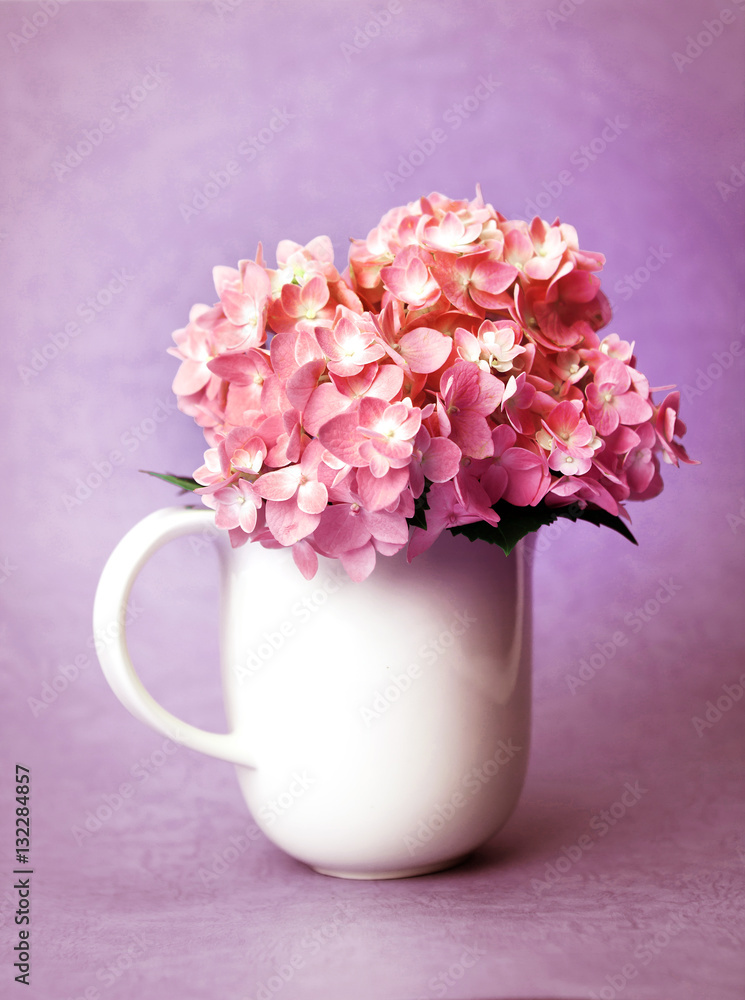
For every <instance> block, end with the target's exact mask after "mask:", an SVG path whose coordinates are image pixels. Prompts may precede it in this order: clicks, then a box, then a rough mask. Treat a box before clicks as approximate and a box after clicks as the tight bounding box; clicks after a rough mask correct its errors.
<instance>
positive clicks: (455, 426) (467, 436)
mask: <svg viewBox="0 0 745 1000" xmlns="http://www.w3.org/2000/svg"><path fill="white" fill-rule="evenodd" d="M450 422H451V425H452V431H451V433H450V439H451V440H452V441H454V442H455V443H456V444H457V445H458V447H459V448H460V450H461V451H462V452H463V454H464V455H468V456H469V457H470V458H489V457H490V456H491V455H493V454H494V442H493V441H492V438H491V430H490V428H489V424H488V423H487V422H486V417H482V416H481V414H479V413H476V412H475V411H474V410H461V412H460V413H457V414H455V413H453V414H451V415H450Z"/></svg>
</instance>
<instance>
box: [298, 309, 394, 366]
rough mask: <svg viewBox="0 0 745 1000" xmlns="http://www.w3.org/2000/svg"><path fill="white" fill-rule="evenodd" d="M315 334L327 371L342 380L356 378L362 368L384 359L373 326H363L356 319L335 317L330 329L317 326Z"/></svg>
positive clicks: (382, 349) (383, 353) (342, 316)
mask: <svg viewBox="0 0 745 1000" xmlns="http://www.w3.org/2000/svg"><path fill="white" fill-rule="evenodd" d="M355 319H356V317H355ZM315 333H316V340H317V341H318V345H319V347H320V348H321V350H322V351H323V353H324V355H325V356H326V364H327V367H328V370H329V372H331V373H332V374H334V375H339V376H341V377H342V378H344V377H348V376H350V375H359V374H360V372H361V371H362V369H363V368H364V367H365V365H369V364H370V363H371V362H372V361H379V360H380V358H382V357H384V356H385V350H384V348H383V347H381V346H380V343H379V342H378V335H377V333H376V331H375V327H373V326H372V324H366V325H363V321H361V320H359V319H356V322H353V321H352V319H351V318H347V317H346V316H344V315H337V318H336V321H335V323H334V325H333V327H332V328H331V329H330V330H328V329H324V328H323V327H320V326H319V327H317V328H316V331H315Z"/></svg>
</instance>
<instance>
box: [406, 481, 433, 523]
mask: <svg viewBox="0 0 745 1000" xmlns="http://www.w3.org/2000/svg"><path fill="white" fill-rule="evenodd" d="M427 493H429V483H426V484H425V487H424V492H423V493H422V495H421V496H420V497H417V499H416V500H415V501H414V513H413V514H412V515H411V517H407V518H406V521H407V523H408V524H409V526H410V527H412V528H422V529H424V531H426V530H427V515H426V513H425V511H428V510H429V504H428V503H427Z"/></svg>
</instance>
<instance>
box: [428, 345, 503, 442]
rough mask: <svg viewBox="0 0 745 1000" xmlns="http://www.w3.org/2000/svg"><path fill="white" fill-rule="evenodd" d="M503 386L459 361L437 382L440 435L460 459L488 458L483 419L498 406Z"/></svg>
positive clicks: (487, 429)
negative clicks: (455, 447)
mask: <svg viewBox="0 0 745 1000" xmlns="http://www.w3.org/2000/svg"><path fill="white" fill-rule="evenodd" d="M503 395H504V386H503V385H502V383H501V382H500V381H499V379H497V378H494V376H493V375H489V374H487V373H486V372H482V371H481V370H480V369H479V368H477V367H476V366H475V365H471V364H468V363H467V362H465V361H459V362H457V363H456V364H455V365H453V367H452V368H449V369H448V370H447V371H446V372H445V374H444V375H443V376H442V379H441V381H440V397H439V398H438V400H437V415H438V419H439V422H440V433H441V435H442V436H443V437H449V438H451V439H452V440H453V441H454V442H455V443H456V444H457V445H458V447H459V448H460V450H461V451H462V452H463V454H464V455H468V456H470V457H471V458H488V456H489V455H491V454H492V449H493V443H492V439H491V429H490V427H489V424H488V422H487V419H486V418H487V417H488V416H489V415H490V414H492V413H493V412H494V411H495V410H496V408H497V407H498V406H499V404H500V402H501V400H502V396H503Z"/></svg>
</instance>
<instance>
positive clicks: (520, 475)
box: [170, 191, 693, 580]
mask: <svg viewBox="0 0 745 1000" xmlns="http://www.w3.org/2000/svg"><path fill="white" fill-rule="evenodd" d="M603 264H604V258H603V256H602V254H599V253H596V252H594V251H587V250H583V249H580V246H579V239H578V236H577V232H576V230H575V229H574V227H572V226H569V225H567V224H565V223H561V222H560V221H559V220H558V219H557V220H556V221H554V222H552V223H549V222H546V221H545V220H543V219H540V218H535V219H532V220H531V221H530V222H526V221H523V220H519V219H518V220H508V219H506V218H505V217H504V216H502V215H501V214H500V213H498V212H496V211H495V210H494V208H493V207H492V206H491V205H489V204H487V203H486V202H484V200H483V198H482V197H481V193H480V191H478V193H477V196H476V197H475V198H474V199H472V200H470V201H468V200H453V199H450V198H448V197H446V196H445V195H443V194H440V193H439V192H433V193H432V194H430V195H429V196H428V197H422V198H419V199H418V200H417V201H415V202H411V203H410V204H408V205H402V206H399V207H397V208H394V209H391V210H390V211H389V212H387V213H386V214H385V215H384V216H383V218H382V219H381V221H380V222H379V223H378V225H377V226H376V227H375V228H374V229H372V230H371V232H370V233H369V234H368V236H367V237H366V238H365V239H355V240H353V241H352V247H351V250H350V255H349V268H348V270H347V271H345V272H343V273H340V272H339V271H338V270H337V269H336V266H335V264H334V254H333V247H332V244H331V241H330V239H329V238H328V237H326V236H319V237H317V238H316V239H314V240H311V241H310V243H308V244H307V245H305V246H302V245H300V244H298V243H295V242H293V241H291V240H282V241H281V242H280V244H279V246H278V248H277V267H276V268H274V269H272V268H269V267H267V266H266V264H265V262H264V257H263V251H262V249H261V247H259V250H258V252H257V255H256V259H255V260H242V261H240V262H239V264H238V267H237V268H232V267H224V266H220V267H216V268H215V269H214V282H215V289H216V293H217V298H218V301H217V302H216V303H215V304H214V305H212V306H207V305H196V306H194V307H193V308H192V310H191V312H190V314H189V322H188V324H187V325H186V326H185V327H184V328H182V329H179V330H177V331H176V332H175V333H174V334H173V339H174V342H175V347H173V348H171V349H170V353H172V354H173V355H175V356H176V357H177V358H178V359H179V361H180V367H179V370H178V372H177V373H176V376H175V379H174V383H173V390H174V392H175V393H176V395H177V397H178V404H179V407H180V409H181V410H182V411H183V412H185V413H187V414H189V415H190V416H192V417H194V419H195V421H196V422H197V424H198V425H199V426H200V427H202V428H203V432H204V435H205V438H206V441H207V444H208V446H209V447H208V450H207V451H206V452H205V456H204V462H203V464H202V465H201V466H200V468H199V469H197V470H196V472H195V473H194V485H195V487H196V486H199V487H200V488H199V489H198V490H197V492H198V494H199V495H201V498H202V500H203V502H204V503H205V504H206V505H207V506H209V507H211V508H213V509H214V510H215V511H216V524H217V526H218V527H221V528H225V529H227V530H228V531H229V532H230V538H231V542H232V544H233V545H241V544H243V543H245V542H247V541H249V540H252V541H257V542H259V543H260V544H263V545H267V546H275V547H276V546H278V545H279V546H283V547H291V548H292V551H293V556H294V558H295V562H296V564H297V566H298V568H299V569H300V571H301V572H302V573H303V575H304V576H306V577H307V578H311V577H312V576H313V575H314V574H315V572H316V570H317V566H318V557H319V555H320V556H324V557H326V558H331V559H339V560H340V561H341V563H342V565H343V566H344V567H345V569H346V570H347V572H348V573H349V575H350V576H351V577H352V579H354V580H362V579H364V578H365V577H366V576H367V575H369V573H370V572H372V570H373V568H374V566H375V562H376V559H377V557H378V556H379V555H382V556H390V555H393V554H394V553H396V552H399V551H400V550H401V549H402V548H404V547H405V546H408V557H409V559H411V558H414V557H415V556H416V555H417V554H418V553H419V552H422V551H424V550H425V549H426V548H428V547H429V546H430V545H432V544H433V543H435V542H436V539H437V537H438V536H439V535H440V534H441V533H442V531H444V530H446V529H458V528H462V527H463V526H465V525H478V524H480V523H481V524H483V525H485V526H486V527H487V528H491V529H498V528H499V525H500V523H501V519H502V518H503V517H508V516H511V515H510V512H511V511H518V510H519V508H524V507H531V508H534V509H537V508H540V509H542V510H545V511H546V512H547V513H548V514H549V515H550V516H552V515H551V512H556V511H558V512H561V510H562V508H566V507H567V505H570V504H571V505H572V510H573V511H577V510H580V511H581V510H588V511H597V512H603V516H612V517H618V516H619V515H621V516H624V517H628V514H627V511H626V509H625V507H624V504H625V503H626V502H628V501H633V500H645V499H649V498H651V497H653V496H656V495H657V494H658V493H659V492H660V490H661V489H662V479H661V476H660V457H661V458H662V460H663V461H664V462H667V463H669V464H672V465H678V464H679V463H681V462H683V463H692V462H693V460H692V459H690V458H689V457H688V455H687V453H686V451H685V448H684V447H683V445H682V444H681V443H680V440H679V439H680V438H681V437H682V436H683V435H684V434H685V430H686V428H685V425H684V424H683V422H682V421H681V420H680V418H679V416H678V409H679V405H680V394H679V393H677V392H670V393H669V394H668V395H667V396H666V398H665V399H664V400H663V401H662V402H661V403H655V402H654V400H653V396H652V391H651V390H650V388H649V383H648V382H647V380H646V378H645V377H644V375H643V374H642V373H641V372H639V370H638V369H637V367H636V358H635V356H634V344H633V343H630V342H628V341H626V340H623V339H622V338H621V337H620V336H619V335H618V334H616V333H610V334H608V335H606V336H604V337H603V338H602V339H601V338H600V336H598V331H600V330H602V329H603V327H605V326H606V325H607V324H608V322H609V321H610V316H611V314H610V307H609V304H608V300H607V299H606V297H605V295H604V294H603V292H602V290H601V287H600V279H599V277H598V274H597V272H598V271H600V270H601V269H602V266H603Z"/></svg>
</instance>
